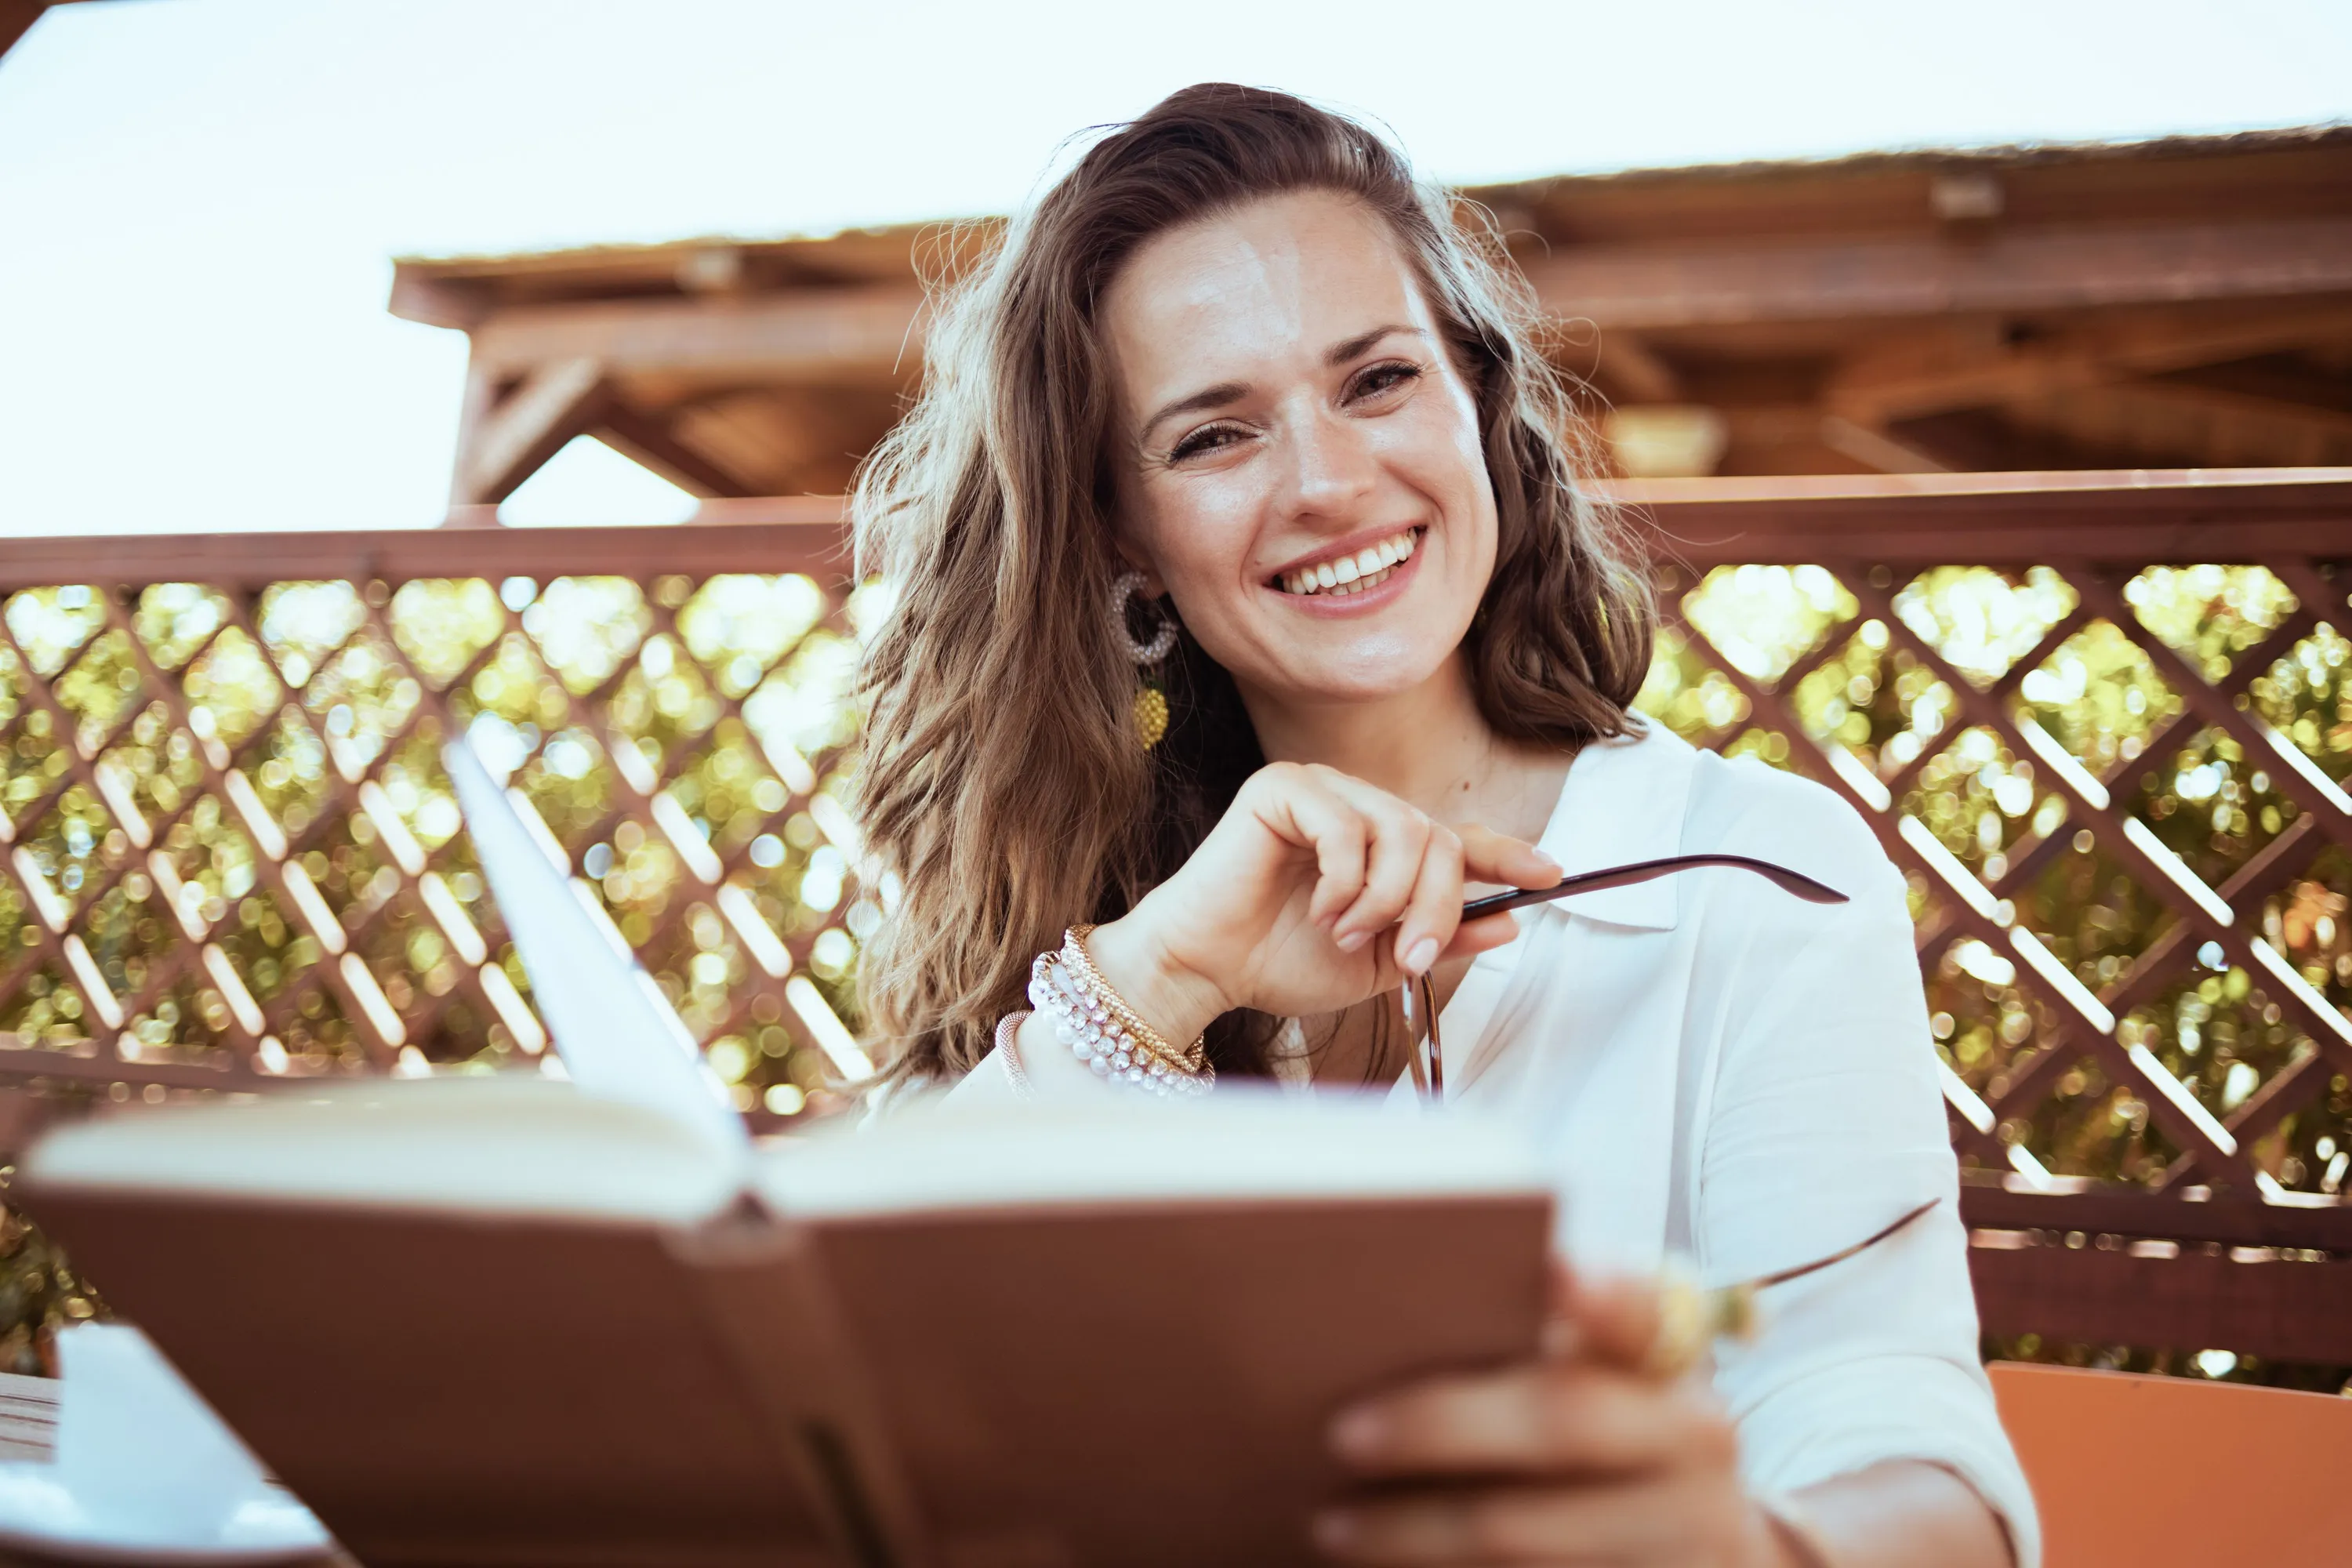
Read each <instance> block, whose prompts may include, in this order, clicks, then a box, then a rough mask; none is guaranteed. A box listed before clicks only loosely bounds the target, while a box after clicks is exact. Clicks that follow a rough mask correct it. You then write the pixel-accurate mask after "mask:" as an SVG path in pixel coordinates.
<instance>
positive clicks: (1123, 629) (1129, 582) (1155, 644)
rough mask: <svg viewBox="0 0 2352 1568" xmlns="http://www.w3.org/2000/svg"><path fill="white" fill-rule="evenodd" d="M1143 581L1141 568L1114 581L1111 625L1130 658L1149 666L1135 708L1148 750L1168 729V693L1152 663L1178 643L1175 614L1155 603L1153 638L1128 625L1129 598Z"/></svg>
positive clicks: (1137, 731)
mask: <svg viewBox="0 0 2352 1568" xmlns="http://www.w3.org/2000/svg"><path fill="white" fill-rule="evenodd" d="M1143 581H1144V579H1143V574H1142V573H1140V572H1122V573H1120V574H1118V577H1117V578H1116V579H1114V580H1113V581H1112V583H1111V585H1110V629H1111V631H1112V633H1113V635H1114V636H1116V637H1118V646H1119V647H1122V648H1124V649H1125V650H1126V651H1127V657H1128V658H1129V661H1130V662H1132V663H1133V664H1134V665H1135V666H1136V668H1139V669H1148V670H1149V673H1147V674H1145V675H1144V677H1143V685H1142V687H1141V689H1139V690H1138V691H1137V692H1136V694H1135V710H1134V721H1135V738H1136V739H1137V740H1139V741H1140V742H1143V749H1144V750H1145V751H1147V752H1148V751H1150V749H1151V748H1152V747H1154V746H1156V745H1158V744H1160V737H1161V736H1162V735H1165V734H1166V733H1168V693H1167V692H1166V691H1165V690H1164V689H1161V685H1160V675H1159V672H1158V671H1157V669H1156V668H1150V667H1154V666H1157V665H1158V664H1160V661H1161V660H1163V659H1165V658H1167V657H1168V655H1169V653H1170V652H1171V650H1172V649H1173V648H1174V647H1176V617H1175V616H1171V615H1170V614H1169V613H1168V612H1167V611H1166V610H1164V609H1160V608H1158V607H1156V606H1155V607H1154V608H1153V610H1152V615H1153V616H1154V617H1155V618H1156V619H1157V620H1158V622H1159V629H1158V630H1157V631H1156V632H1154V633H1153V634H1152V637H1151V640H1150V642H1138V641H1137V640H1136V638H1135V633H1134V632H1133V631H1132V630H1130V629H1129V623H1128V618H1127V606H1128V601H1129V600H1130V599H1132V598H1133V597H1134V596H1135V591H1136V590H1137V589H1139V588H1140V587H1142V586H1143Z"/></svg>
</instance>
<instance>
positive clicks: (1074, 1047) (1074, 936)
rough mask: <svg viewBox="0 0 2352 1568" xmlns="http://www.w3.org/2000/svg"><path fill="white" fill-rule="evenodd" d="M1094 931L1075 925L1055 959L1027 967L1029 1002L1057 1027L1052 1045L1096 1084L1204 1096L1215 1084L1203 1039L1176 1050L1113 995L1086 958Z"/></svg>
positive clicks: (1044, 957)
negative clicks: (1102, 1082)
mask: <svg viewBox="0 0 2352 1568" xmlns="http://www.w3.org/2000/svg"><path fill="white" fill-rule="evenodd" d="M1093 929H1094V928H1093V927H1092V926H1073V927H1072V928H1071V929H1070V931H1069V932H1068V934H1067V936H1066V938H1065V939H1064V941H1063V944H1062V949H1061V951H1060V952H1041V953H1039V954H1038V955H1037V959H1036V962H1035V963H1032V964H1031V965H1030V966H1029V1001H1030V1003H1031V1005H1034V1006H1035V1007H1036V1008H1037V1009H1038V1010H1039V1011H1040V1012H1042V1013H1044V1014H1045V1016H1047V1017H1048V1018H1051V1019H1052V1020H1053V1021H1054V1034H1055V1037H1056V1038H1058V1039H1060V1040H1061V1042H1062V1043H1063V1044H1064V1045H1066V1046H1067V1047H1070V1050H1071V1053H1072V1054H1073V1055H1075V1056H1076V1058H1078V1059H1079V1060H1080V1061H1082V1062H1084V1063H1086V1064H1087V1067H1088V1068H1091V1069H1092V1070H1093V1072H1094V1074H1095V1076H1096V1077H1097V1078H1104V1079H1111V1080H1112V1081H1114V1082H1119V1083H1127V1084H1131V1085H1133V1086H1135V1087H1136V1088H1138V1089H1143V1090H1145V1091H1146V1092H1148V1093H1151V1094H1161V1095H1186V1094H1206V1093H1207V1092H1208V1091H1209V1089H1210V1086H1211V1085H1213V1083H1214V1082H1215V1081H1216V1077H1217V1075H1216V1070H1215V1069H1214V1068H1212V1067H1210V1066H1209V1061H1208V1038H1207V1037H1206V1036H1202V1037H1200V1038H1198V1039H1195V1040H1194V1041H1193V1042H1192V1045H1191V1046H1190V1047H1186V1048H1185V1049H1183V1050H1181V1051H1180V1050H1178V1049H1176V1048H1175V1047H1172V1046H1171V1045H1170V1044H1169V1043H1168V1042H1167V1040H1166V1039H1164V1038H1163V1037H1161V1036H1160V1032H1159V1031H1158V1030H1156V1029H1154V1028H1153V1027H1152V1026H1150V1024H1147V1023H1145V1022H1144V1021H1143V1019H1142V1017H1141V1016H1139V1015H1138V1014H1137V1013H1136V1011H1135V1010H1134V1009H1133V1008H1131V1007H1129V1005H1127V1001H1126V998H1124V997H1122V996H1121V995H1119V994H1118V992H1117V991H1115V990H1113V989H1112V988H1111V985H1110V983H1109V982H1108V981H1107V980H1105V979H1104V978H1103V977H1102V973H1101V972H1100V971H1098V970H1097V969H1096V968H1095V966H1094V963H1093V961H1092V960H1091V959H1090V958H1089V957H1088V956H1087V946H1086V936H1087V932H1088V931H1092V930H1093Z"/></svg>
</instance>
